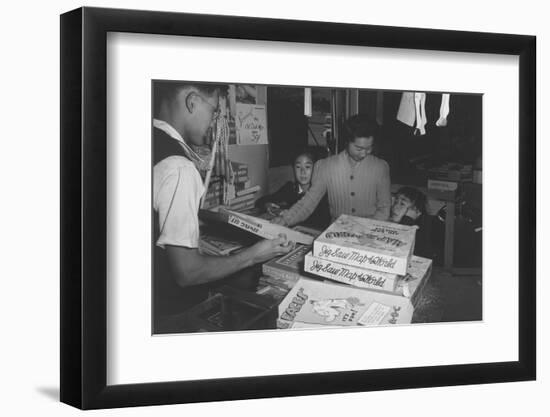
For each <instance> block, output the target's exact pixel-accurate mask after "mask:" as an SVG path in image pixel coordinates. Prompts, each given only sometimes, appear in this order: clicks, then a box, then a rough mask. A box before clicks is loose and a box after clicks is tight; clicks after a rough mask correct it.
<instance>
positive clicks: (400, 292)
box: [264, 215, 432, 328]
mask: <svg viewBox="0 0 550 417" xmlns="http://www.w3.org/2000/svg"><path fill="white" fill-rule="evenodd" d="M415 234H416V227H414V226H405V225H400V224H396V223H389V222H384V221H378V220H372V219H365V218H360V217H355V216H349V215H342V216H340V217H339V218H338V219H337V220H336V221H335V222H334V223H333V224H332V225H331V226H330V227H329V228H328V229H326V230H325V231H324V232H322V233H321V234H320V235H319V236H318V237H317V238H316V239H315V240H314V242H313V250H312V251H310V252H309V253H307V254H305V257H304V266H303V271H304V273H306V274H313V275H316V276H319V277H322V278H325V279H328V280H330V281H336V282H337V283H332V282H327V281H326V282H319V281H315V280H311V279H308V278H300V279H299V280H298V281H297V282H296V284H295V285H294V287H293V289H292V291H290V292H289V293H288V295H287V296H286V297H285V299H284V300H283V302H282V303H281V304H280V307H279V326H280V327H283V328H289V327H304V326H305V327H307V325H312V326H319V325H336V326H342V325H379V324H398V323H410V321H411V319H412V312H413V311H414V306H415V305H416V303H417V301H418V299H419V297H420V294H421V291H422V287H423V286H424V285H425V283H426V282H427V280H428V279H429V276H430V274H431V266H432V261H431V260H429V259H426V258H421V257H417V256H413V251H414V242H415ZM264 273H265V271H264ZM338 283H340V284H338ZM341 284H345V285H341ZM350 287H352V288H350ZM346 293H347V294H349V297H348V298H350V297H351V298H350V299H353V300H355V301H356V303H355V304H354V303H353V302H351V301H349V300H347V298H345V299H343V300H347V301H342V300H340V298H334V297H333V298H327V297H329V295H330V294H346ZM300 296H301V297H302V298H304V297H305V298H306V299H308V300H310V304H311V303H312V301H311V300H315V303H317V304H316V305H317V306H319V305H325V304H326V305H327V306H330V307H327V309H323V308H319V307H318V308H316V309H313V310H312V309H311V308H309V307H310V306H309V305H308V308H297V307H299V303H298V302H297V301H296V300H298V301H299V300H300V299H301V298H300ZM331 300H332V301H331ZM335 300H339V301H335ZM358 300H359V301H358ZM323 303H324V304H323ZM344 306H345V307H346V308H344ZM359 307H361V308H359ZM347 310H349V311H347ZM315 313H318V314H317V316H318V315H319V314H321V315H322V314H326V315H327V317H317V316H316V314H315ZM340 313H341V314H340ZM335 314H336V316H337V317H339V318H338V319H336V318H334V317H335V316H334V315H335ZM340 315H342V317H340ZM327 318H330V319H331V320H329V321H327V320H326V319H327ZM343 318H345V319H346V320H343ZM342 320H343V321H342Z"/></svg>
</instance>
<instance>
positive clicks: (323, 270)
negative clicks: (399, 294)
mask: <svg viewBox="0 0 550 417" xmlns="http://www.w3.org/2000/svg"><path fill="white" fill-rule="evenodd" d="M304 272H307V273H310V274H314V275H318V276H320V277H323V278H328V279H330V280H333V281H337V282H340V283H342V284H348V285H352V286H354V287H358V288H368V289H373V290H379V291H385V292H390V293H394V292H395V289H396V286H397V280H398V279H399V275H397V274H390V273H387V272H381V271H375V270H372V269H365V268H359V267H357V266H350V265H347V264H343V263H340V262H334V261H331V260H328V259H323V258H318V257H316V256H313V254H312V253H311V252H309V253H308V254H306V256H305V259H304Z"/></svg>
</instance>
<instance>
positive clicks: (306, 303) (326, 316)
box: [277, 278, 414, 328]
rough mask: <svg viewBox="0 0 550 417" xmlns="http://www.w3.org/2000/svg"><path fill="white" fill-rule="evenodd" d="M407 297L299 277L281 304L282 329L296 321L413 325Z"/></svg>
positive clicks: (280, 320) (341, 324)
mask: <svg viewBox="0 0 550 417" xmlns="http://www.w3.org/2000/svg"><path fill="white" fill-rule="evenodd" d="M413 311H414V309H413V307H412V305H411V303H410V300H409V299H408V298H405V297H397V296H395V295H390V294H385V293H382V292H377V291H369V290H365V289H360V288H354V287H350V286H347V285H340V284H332V283H328V282H322V281H316V280H312V279H308V278H300V279H299V280H298V282H297V283H296V285H295V286H294V288H293V289H292V290H291V291H290V292H289V293H288V295H287V296H286V297H285V299H284V300H283V301H282V302H281V304H279V319H278V323H277V326H278V327H279V328H290V327H292V326H293V324H294V323H295V322H300V323H309V324H311V325H312V327H317V326H319V325H326V326H378V325H393V324H406V323H410V322H411V320H412V315H413Z"/></svg>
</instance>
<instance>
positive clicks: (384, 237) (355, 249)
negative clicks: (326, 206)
mask: <svg viewBox="0 0 550 417" xmlns="http://www.w3.org/2000/svg"><path fill="white" fill-rule="evenodd" d="M415 235H416V226H406V225H401V224H397V223H390V222H384V221H380V220H372V219H366V218H363V217H355V216H349V215H346V214H342V215H341V216H340V217H338V219H337V220H336V221H335V222H334V223H332V225H330V226H329V228H328V229H326V230H325V231H324V232H323V233H321V235H320V236H319V237H318V238H317V239H315V241H314V242H313V256H315V257H317V258H321V259H325V260H329V261H335V262H340V263H342V264H347V265H350V266H358V267H360V268H365V269H372V270H375V271H381V272H389V273H391V274H397V275H405V274H406V273H407V266H408V264H409V262H410V259H411V256H412V254H413V251H414V241H415Z"/></svg>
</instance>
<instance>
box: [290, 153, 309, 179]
mask: <svg viewBox="0 0 550 417" xmlns="http://www.w3.org/2000/svg"><path fill="white" fill-rule="evenodd" d="M312 173H313V161H312V160H311V158H310V157H309V156H307V155H300V156H299V157H298V158H296V161H294V177H295V178H296V181H297V182H298V184H300V185H309V184H310V183H311V174H312Z"/></svg>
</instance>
